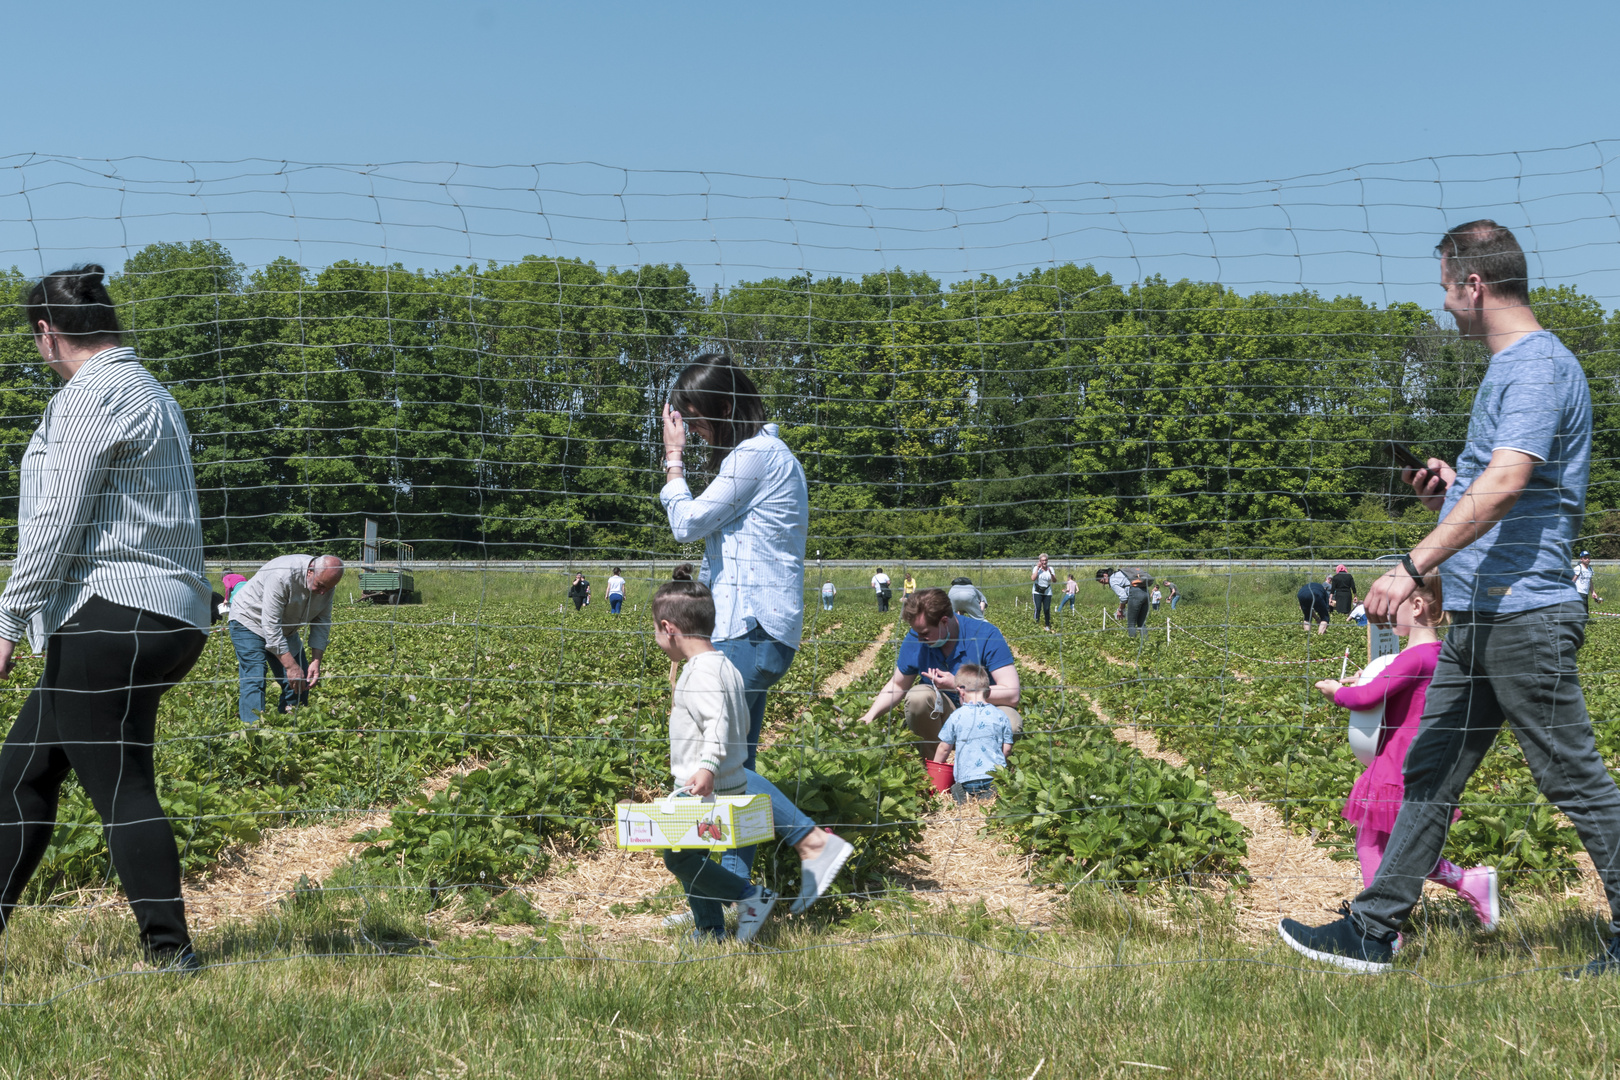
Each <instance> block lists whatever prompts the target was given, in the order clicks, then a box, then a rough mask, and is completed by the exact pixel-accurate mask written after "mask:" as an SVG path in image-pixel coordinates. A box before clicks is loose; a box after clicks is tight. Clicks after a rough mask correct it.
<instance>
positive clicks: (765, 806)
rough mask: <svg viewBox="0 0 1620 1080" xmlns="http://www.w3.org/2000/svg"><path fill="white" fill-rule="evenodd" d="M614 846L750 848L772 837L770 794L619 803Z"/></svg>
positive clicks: (632, 848)
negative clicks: (615, 843)
mask: <svg viewBox="0 0 1620 1080" xmlns="http://www.w3.org/2000/svg"><path fill="white" fill-rule="evenodd" d="M617 809H618V815H617V816H618V824H619V828H618V844H619V846H620V847H621V848H625V849H627V850H630V851H661V850H664V849H666V848H668V849H673V850H675V851H680V850H682V849H684V848H710V849H714V850H723V849H725V848H736V847H748V846H749V845H751V844H761V843H764V842H765V841H767V840H772V839H774V838H775V837H776V821H775V818H774V817H773V816H772V814H771V797H770V796H769V795H709V796H706V797H703V798H697V797H693V796H682V795H680V794H679V793H677V794H674V795H669V796H666V797H665V798H662V799H659V800H658V801H657V802H650V803H634V802H622V803H620V804H619V805H618V808H617Z"/></svg>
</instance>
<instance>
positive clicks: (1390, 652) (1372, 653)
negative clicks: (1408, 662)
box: [1367, 622, 1401, 663]
mask: <svg viewBox="0 0 1620 1080" xmlns="http://www.w3.org/2000/svg"><path fill="white" fill-rule="evenodd" d="M1400 651H1401V639H1400V638H1398V637H1396V636H1395V630H1394V628H1393V627H1389V626H1379V625H1378V624H1376V623H1371V622H1369V623H1368V624H1367V662H1368V663H1371V662H1372V661H1374V660H1376V659H1378V658H1379V657H1380V656H1394V655H1395V654H1396V653H1398V652H1400Z"/></svg>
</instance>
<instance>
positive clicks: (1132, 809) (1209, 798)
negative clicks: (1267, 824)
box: [993, 729, 1248, 888]
mask: <svg viewBox="0 0 1620 1080" xmlns="http://www.w3.org/2000/svg"><path fill="white" fill-rule="evenodd" d="M1007 765H1008V768H1007V769H1005V770H1001V771H999V772H998V773H997V775H996V790H997V792H998V793H999V798H998V799H997V800H996V805H995V810H994V814H993V820H994V822H995V824H996V825H997V827H999V828H1001V829H1002V830H1004V831H1005V832H1007V833H1008V834H1009V835H1010V836H1013V837H1015V838H1016V839H1017V840H1018V841H1019V842H1020V843H1021V844H1022V845H1023V846H1024V847H1025V848H1026V849H1027V850H1029V851H1032V852H1034V854H1035V855H1036V856H1037V858H1038V859H1039V866H1040V869H1041V872H1042V874H1043V876H1045V877H1046V878H1047V879H1048V880H1053V881H1060V882H1070V881H1075V880H1098V881H1110V882H1117V883H1118V884H1120V885H1122V886H1124V887H1126V888H1138V887H1141V886H1145V885H1153V884H1160V883H1165V882H1170V883H1178V882H1189V881H1195V880H1199V879H1201V878H1202V877H1203V876H1205V875H1213V874H1224V873H1230V872H1232V871H1234V870H1236V869H1238V860H1240V859H1241V858H1243V856H1244V855H1246V854H1247V853H1248V849H1247V847H1246V846H1245V843H1244V830H1243V826H1241V825H1239V824H1238V823H1237V822H1236V821H1233V820H1232V818H1231V817H1230V816H1228V815H1227V814H1226V812H1225V811H1223V810H1221V809H1219V808H1218V807H1216V805H1215V793H1214V791H1213V789H1211V787H1210V785H1209V783H1208V782H1207V781H1205V780H1203V779H1202V778H1200V777H1199V775H1198V774H1197V772H1196V771H1195V770H1193V769H1190V768H1181V769H1178V768H1175V767H1174V766H1171V765H1166V764H1164V763H1163V762H1159V761H1154V760H1152V759H1150V758H1145V757H1143V756H1142V755H1141V754H1138V753H1137V752H1136V751H1134V750H1132V749H1130V748H1129V747H1127V746H1124V745H1122V744H1121V743H1119V742H1118V741H1116V740H1115V739H1113V738H1112V737H1111V736H1110V735H1108V734H1107V733H1106V732H1098V731H1095V730H1092V729H1080V730H1069V731H1064V732H1061V733H1052V732H1049V731H1042V732H1038V733H1036V734H1034V735H1032V736H1027V737H1025V738H1023V739H1020V740H1019V742H1018V743H1017V744H1015V745H1014V747H1013V753H1012V755H1011V756H1010V757H1009V758H1008V762H1007Z"/></svg>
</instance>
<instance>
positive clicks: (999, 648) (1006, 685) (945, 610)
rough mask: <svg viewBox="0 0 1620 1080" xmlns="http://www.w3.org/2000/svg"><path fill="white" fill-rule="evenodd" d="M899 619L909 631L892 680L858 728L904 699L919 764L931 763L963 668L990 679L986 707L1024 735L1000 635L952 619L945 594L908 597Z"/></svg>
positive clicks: (977, 622) (1013, 675) (1017, 691)
mask: <svg viewBox="0 0 1620 1080" xmlns="http://www.w3.org/2000/svg"><path fill="white" fill-rule="evenodd" d="M901 617H902V618H904V619H905V620H906V622H908V623H910V624H911V631H910V632H909V633H908V634H906V637H905V640H904V641H902V642H901V643H900V655H899V656H898V657H896V659H895V664H894V675H893V676H892V677H890V679H889V681H888V682H886V683H884V684H883V689H881V690H879V691H878V694H877V698H876V699H874V700H873V702H872V707H871V708H870V709H867V710H866V713H865V715H863V716H862V717H861V723H863V724H870V723H871V722H872V721H873V720H875V719H877V718H878V717H879V716H881V715H882V714H883V713H885V712H887V711H888V710H889V709H891V708H892V707H893V706H894V704H895V703H896V702H898V701H900V700H902V699H904V700H905V703H906V724H907V725H908V726H909V727H910V728H911V730H912V732H913V733H914V734H915V735H916V736H917V739H918V742H917V750H918V752H919V753H921V754H922V756H923V760H924V761H932V760H933V757H934V749H935V747H937V746H938V745H939V729H940V728H941V727H943V726H944V725H945V718H946V717H948V716H950V715H951V713H952V712H953V711H955V709H956V706H957V705H959V704H960V703H961V702H960V699H959V697H958V694H957V690H956V672H957V671H958V670H959V669H960V668H961V667H962V665H963V664H977V665H979V666H980V667H982V668H984V669H985V670H986V671H988V672H989V673H990V693H989V695H988V700H989V702H990V704H992V705H994V706H996V707H997V708H999V709H1000V710H1001V711H1002V712H1003V713H1005V714H1006V715H1007V722H1008V723H1009V724H1010V725H1012V729H1013V731H1014V733H1017V732H1020V731H1022V730H1023V729H1024V718H1023V717H1022V716H1019V715H1018V712H1017V710H1016V706H1017V704H1018V699H1019V696H1020V695H1021V693H1022V688H1021V687H1020V686H1019V683H1018V669H1017V668H1016V667H1014V666H1013V654H1012V649H1011V648H1010V647H1009V646H1008V645H1007V639H1006V638H1004V637H1002V636H1001V631H1000V630H997V629H996V628H995V626H994V625H992V624H991V623H989V622H987V621H985V620H984V619H959V618H957V616H956V612H955V611H953V610H952V609H951V598H950V595H949V594H948V593H946V591H945V590H944V589H921V590H919V591H917V592H914V593H912V594H911V595H910V596H908V597H906V602H905V604H904V606H903V607H902V608H901ZM918 679H921V680H922V683H921V684H920V685H918V684H917V680H918Z"/></svg>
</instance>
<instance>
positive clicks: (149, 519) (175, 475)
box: [0, 347, 209, 651]
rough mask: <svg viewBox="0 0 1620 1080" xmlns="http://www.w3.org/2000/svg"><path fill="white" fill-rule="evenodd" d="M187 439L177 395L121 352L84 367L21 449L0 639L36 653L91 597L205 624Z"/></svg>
mask: <svg viewBox="0 0 1620 1080" xmlns="http://www.w3.org/2000/svg"><path fill="white" fill-rule="evenodd" d="M190 443H191V432H190V430H189V429H188V428H187V427H186V418H185V415H184V414H183V413H182V412H181V411H180V405H179V403H177V402H176V401H175V400H174V396H173V395H172V394H170V393H169V392H168V391H167V390H165V389H164V388H163V386H162V384H160V383H159V382H158V381H157V379H155V378H153V377H152V373H151V372H149V371H147V370H146V368H145V367H144V366H143V365H142V364H141V362H140V360H138V359H137V358H136V356H135V350H134V349H129V348H123V347H117V348H111V349H103V350H102V351H101V352H98V353H96V354H95V355H94V356H92V357H90V359H88V360H86V361H85V362H84V363H83V364H82V365H81V366H80V367H79V370H78V371H77V372H75V373H74V375H73V378H71V379H70V380H68V382H67V383H66V384H64V385H63V387H62V388H61V389H60V390H58V391H57V392H56V395H55V396H54V397H52V398H51V401H50V404H48V405H46V406H45V415H44V416H43V417H41V419H40V423H39V427H38V428H37V429H36V430H35V431H34V437H33V438H32V439H30V440H29V442H28V448H27V449H26V450H25V451H23V458H22V476H21V497H20V498H19V500H18V504H17V537H18V539H17V561H16V563H15V564H14V565H13V566H12V570H11V577H10V579H8V580H7V581H6V587H5V591H4V592H3V593H0V638H4V639H6V640H7V641H16V640H18V639H19V638H21V637H22V635H23V633H24V632H25V631H26V632H27V634H28V640H29V641H30V642H31V643H32V644H33V646H34V648H35V650H36V651H37V650H41V649H44V648H45V642H46V639H48V638H49V637H50V636H51V635H52V634H54V633H55V632H56V631H57V630H58V629H59V628H60V627H61V625H62V624H63V623H64V622H66V621H67V620H68V619H69V618H71V617H72V616H73V613H74V612H76V611H78V610H79V608H80V607H82V606H83V605H84V603H85V601H87V600H89V599H90V597H91V596H92V595H95V596H99V597H101V598H102V599H103V600H109V601H111V602H112V603H114V604H122V605H124V606H125V607H132V608H140V609H141V610H143V611H150V612H152V613H154V614H157V615H167V616H169V617H170V618H175V619H181V620H184V621H185V622H188V623H190V624H191V625H193V626H197V627H206V626H207V625H208V622H209V619H208V600H209V587H208V579H207V578H206V577H205V576H204V570H203V543H202V512H201V510H200V508H199V506H198V504H197V481H196V476H195V474H194V473H193V470H192V464H191V447H190Z"/></svg>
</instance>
